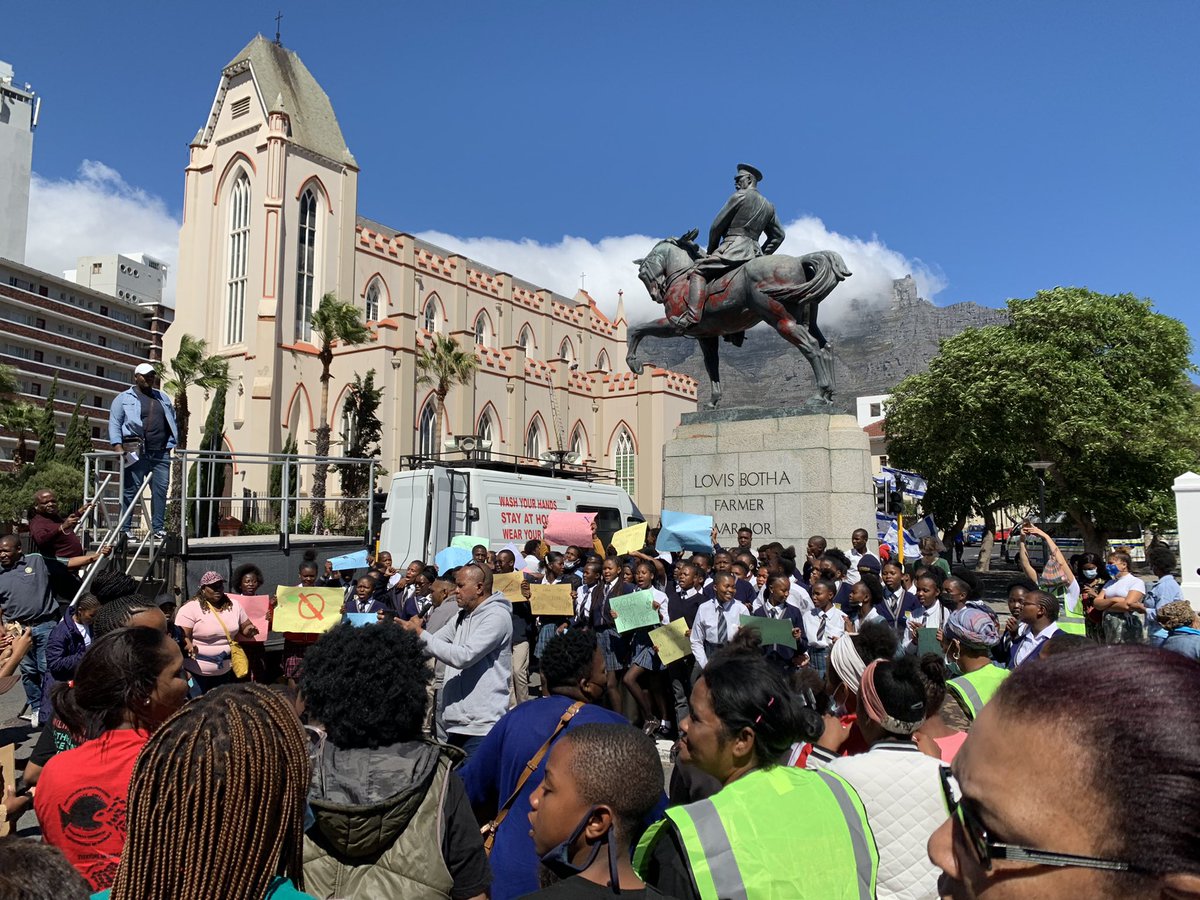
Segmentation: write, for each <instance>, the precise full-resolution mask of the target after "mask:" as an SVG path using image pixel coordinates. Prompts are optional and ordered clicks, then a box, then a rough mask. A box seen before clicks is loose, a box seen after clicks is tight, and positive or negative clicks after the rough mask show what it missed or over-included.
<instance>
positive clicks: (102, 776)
mask: <svg viewBox="0 0 1200 900" xmlns="http://www.w3.org/2000/svg"><path fill="white" fill-rule="evenodd" d="M186 698H187V682H186V681H185V679H184V675H183V654H182V653H180V652H179V647H178V646H177V645H176V643H175V642H174V641H172V640H171V639H170V638H169V637H167V636H166V635H165V634H163V633H162V632H161V631H156V630H154V629H153V628H119V629H117V630H116V631H112V632H109V633H108V634H106V635H104V636H103V637H101V638H99V639H97V640H96V641H95V642H94V643H93V644H92V646H91V647H89V648H88V650H87V652H86V653H84V655H83V659H82V660H80V663H79V668H78V671H76V673H75V677H74V679H73V680H71V681H66V682H59V683H58V684H56V685H54V689H53V699H54V709H55V710H56V711H57V714H58V717H59V718H60V719H61V720H62V723H63V725H64V727H65V729H66V730H67V732H68V733H69V734H70V735H71V737H72V739H73V740H74V741H75V742H76V743H78V745H79V746H78V747H76V748H75V749H73V750H66V751H65V752H62V753H59V754H57V755H56V756H54V757H53V758H52V759H51V760H50V761H49V762H47V763H46V768H45V769H44V770H43V771H42V773H41V777H40V778H39V780H38V785H37V793H36V795H35V797H34V810H35V811H36V812H37V817H38V822H39V824H40V825H41V827H42V837H43V838H44V839H45V840H46V842H47V843H49V844H53V845H54V846H55V847H57V848H58V849H60V850H61V851H62V852H63V855H64V856H66V857H67V859H68V860H69V861H70V862H71V864H72V865H73V866H75V868H76V869H78V870H79V873H80V874H81V875H83V877H84V878H86V879H87V881H88V884H89V885H90V886H91V887H92V889H93V890H100V889H102V888H106V887H108V886H109V885H110V884H112V880H113V876H114V875H116V871H117V861H118V859H119V858H120V855H121V848H122V847H123V846H124V844H125V795H126V793H127V791H128V789H129V777H130V773H131V772H132V771H133V765H134V760H135V759H136V758H137V755H138V752H139V751H140V750H141V749H142V747H144V746H145V744H146V742H147V741H148V740H149V739H150V735H151V734H152V733H153V732H154V730H155V729H156V728H158V726H159V725H161V724H162V722H163V721H164V720H165V719H166V718H167V717H169V716H170V715H172V714H173V713H174V712H175V711H176V710H177V709H179V707H180V706H182V705H183V702H184V700H185V699H186Z"/></svg>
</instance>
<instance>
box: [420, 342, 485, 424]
mask: <svg viewBox="0 0 1200 900" xmlns="http://www.w3.org/2000/svg"><path fill="white" fill-rule="evenodd" d="M477 368H479V360H478V359H476V357H475V354H474V353H473V352H472V351H469V350H463V349H462V348H461V347H459V346H458V341H456V340H454V338H451V337H443V336H442V335H440V334H435V335H434V336H433V343H432V344H431V345H430V346H428V347H425V348H424V349H423V350H421V352H420V353H418V354H417V384H418V385H432V386H433V395H434V396H435V397H437V419H436V423H435V425H436V427H435V431H434V433H435V434H436V435H437V440H438V441H439V442H440V441H441V439H442V423H443V422H445V421H446V395H447V394H449V393H450V389H451V388H453V387H454V386H455V385H459V384H462V385H466V384H470V383H471V380H472V379H473V378H474V377H475V370H476V369H477Z"/></svg>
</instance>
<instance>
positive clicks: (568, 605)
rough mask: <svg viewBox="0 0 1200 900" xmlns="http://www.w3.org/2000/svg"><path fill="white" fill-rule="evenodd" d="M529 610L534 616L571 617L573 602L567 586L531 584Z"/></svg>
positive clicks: (573, 610)
mask: <svg viewBox="0 0 1200 900" xmlns="http://www.w3.org/2000/svg"><path fill="white" fill-rule="evenodd" d="M529 595H530V600H529V609H530V611H531V612H532V613H533V614H534V615H535V616H573V615H575V600H574V598H573V597H572V594H571V585H569V584H565V583H564V584H531V585H530V586H529Z"/></svg>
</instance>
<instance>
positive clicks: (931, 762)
mask: <svg viewBox="0 0 1200 900" xmlns="http://www.w3.org/2000/svg"><path fill="white" fill-rule="evenodd" d="M811 761H813V760H810V762H811ZM941 766H942V763H941V761H940V760H937V759H934V758H933V757H932V756H926V755H925V754H924V753H922V752H921V751H920V750H919V749H917V745H916V744H912V743H908V742H905V743H898V742H892V741H884V742H882V743H879V744H876V745H875V746H873V747H872V748H871V749H870V750H868V751H867V752H866V753H860V754H859V755H857V756H843V757H839V758H838V759H835V760H833V761H832V762H830V763H828V764H827V765H826V768H827V769H828V770H829V771H830V772H836V773H837V774H838V775H840V776H841V777H842V778H844V779H846V781H848V782H850V784H851V785H852V786H853V787H854V790H855V791H857V792H858V796H859V798H860V799H861V800H862V804H863V808H864V809H866V811H867V821H868V822H869V823H870V825H871V832H872V834H874V835H875V846H876V848H877V849H878V851H879V886H878V889H877V891H876V894H875V896H876V897H877V898H878V900H925V898H936V897H937V896H938V892H937V880H938V875H939V869H938V868H937V866H935V865H934V864H933V863H931V862H930V861H929V856H928V855H927V853H926V852H925V845H926V844H927V843H928V842H929V838H930V836H931V835H932V834H933V832H934V831H936V830H937V828H938V827H939V826H940V825H941V824H942V823H943V822H945V821H946V817H947V815H948V813H947V811H946V801H945V799H944V797H943V794H942V781H941V775H940V773H939V769H940V768H941Z"/></svg>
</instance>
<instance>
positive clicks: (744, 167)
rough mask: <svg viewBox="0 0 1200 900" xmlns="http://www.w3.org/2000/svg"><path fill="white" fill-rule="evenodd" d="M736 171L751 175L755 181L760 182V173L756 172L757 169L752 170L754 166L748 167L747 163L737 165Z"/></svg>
mask: <svg viewBox="0 0 1200 900" xmlns="http://www.w3.org/2000/svg"><path fill="white" fill-rule="evenodd" d="M737 170H738V171H739V172H747V173H749V174H750V175H753V176H754V180H755V181H762V172H760V171H758V169H756V168H754V166H752V165H750V164H749V163H738V164H737Z"/></svg>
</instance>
